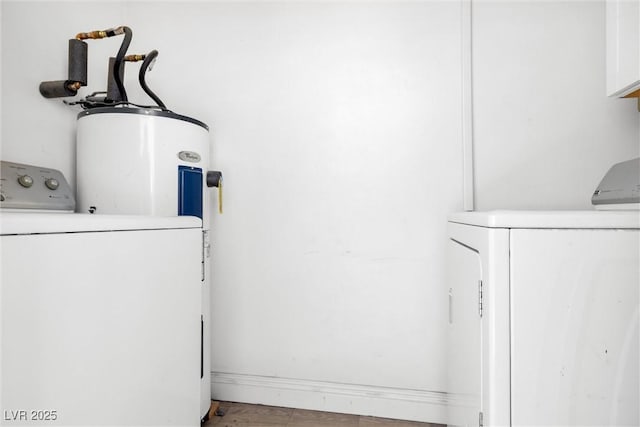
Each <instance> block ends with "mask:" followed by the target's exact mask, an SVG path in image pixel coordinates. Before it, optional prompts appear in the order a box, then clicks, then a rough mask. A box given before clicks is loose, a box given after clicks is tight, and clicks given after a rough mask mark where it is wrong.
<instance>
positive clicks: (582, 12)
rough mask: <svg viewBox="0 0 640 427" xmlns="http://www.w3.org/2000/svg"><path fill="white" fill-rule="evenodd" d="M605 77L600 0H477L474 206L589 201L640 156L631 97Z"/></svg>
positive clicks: (587, 205) (564, 205) (584, 204)
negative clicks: (608, 87) (611, 90)
mask: <svg viewBox="0 0 640 427" xmlns="http://www.w3.org/2000/svg"><path fill="white" fill-rule="evenodd" d="M605 82H606V79H605V15H604V2H603V1H565V2H560V1H553V2H549V1H518V2H505V1H499V2H494V1H478V2H474V4H473V85H474V92H473V96H474V101H473V103H474V151H475V197H476V209H478V210H490V209H591V194H592V193H593V190H595V188H596V186H597V185H598V183H599V182H600V179H602V177H603V175H604V174H605V172H606V171H607V170H608V168H609V167H610V166H611V165H612V164H614V163H616V162H620V161H624V160H628V159H630V158H633V157H638V156H640V114H639V113H638V109H637V107H636V105H637V100H636V99H609V98H606V97H605Z"/></svg>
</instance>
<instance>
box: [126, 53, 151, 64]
mask: <svg viewBox="0 0 640 427" xmlns="http://www.w3.org/2000/svg"><path fill="white" fill-rule="evenodd" d="M146 57H147V55H139V54H136V55H127V56H125V57H124V58H123V60H124V61H129V62H137V61H144V58H146Z"/></svg>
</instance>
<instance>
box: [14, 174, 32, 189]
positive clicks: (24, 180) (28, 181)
mask: <svg viewBox="0 0 640 427" xmlns="http://www.w3.org/2000/svg"><path fill="white" fill-rule="evenodd" d="M18 182H19V183H20V185H22V186H23V187H26V188H29V187H31V186H32V185H33V178H31V177H30V176H29V175H21V176H20V177H19V178H18Z"/></svg>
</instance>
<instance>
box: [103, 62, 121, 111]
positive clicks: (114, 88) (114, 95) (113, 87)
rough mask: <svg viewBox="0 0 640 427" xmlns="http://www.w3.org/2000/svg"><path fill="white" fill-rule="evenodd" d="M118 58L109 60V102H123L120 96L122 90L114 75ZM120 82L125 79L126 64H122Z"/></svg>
mask: <svg viewBox="0 0 640 427" xmlns="http://www.w3.org/2000/svg"><path fill="white" fill-rule="evenodd" d="M115 63H116V58H113V57H112V58H109V74H108V77H107V99H108V100H109V101H116V102H118V101H123V99H122V96H120V89H119V87H118V84H117V82H116V79H115V76H114V74H113V72H114V69H115ZM119 74H120V81H122V80H123V79H124V62H121V63H120V73H119Z"/></svg>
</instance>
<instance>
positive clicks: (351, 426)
mask: <svg viewBox="0 0 640 427" xmlns="http://www.w3.org/2000/svg"><path fill="white" fill-rule="evenodd" d="M220 409H221V410H222V411H224V416H222V417H213V418H212V419H210V420H209V421H207V422H206V423H205V424H204V427H213V426H217V427H258V426H263V427H275V426H282V427H387V426H388V427H440V426H441V425H440V424H429V423H418V422H413V421H400V420H391V419H387V418H376V417H364V416H358V415H346V414H336V413H332V412H320V411H308V410H306V409H293V408H280V407H276V406H264V405H250V404H247V403H232V402H220Z"/></svg>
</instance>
